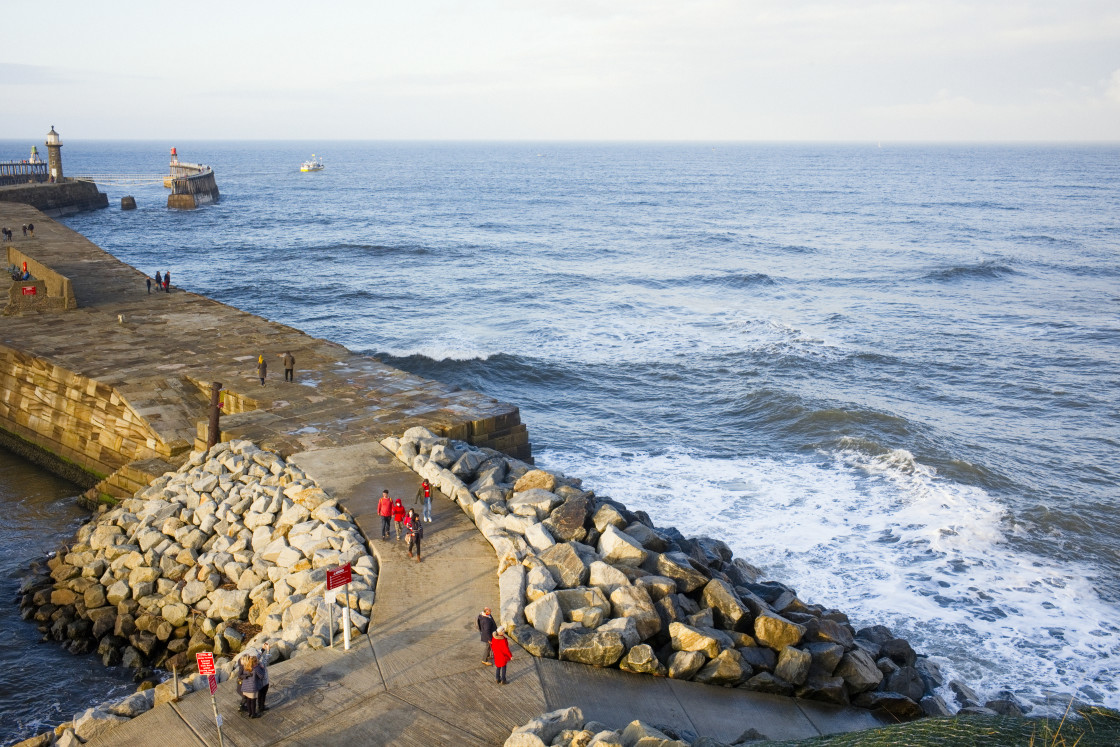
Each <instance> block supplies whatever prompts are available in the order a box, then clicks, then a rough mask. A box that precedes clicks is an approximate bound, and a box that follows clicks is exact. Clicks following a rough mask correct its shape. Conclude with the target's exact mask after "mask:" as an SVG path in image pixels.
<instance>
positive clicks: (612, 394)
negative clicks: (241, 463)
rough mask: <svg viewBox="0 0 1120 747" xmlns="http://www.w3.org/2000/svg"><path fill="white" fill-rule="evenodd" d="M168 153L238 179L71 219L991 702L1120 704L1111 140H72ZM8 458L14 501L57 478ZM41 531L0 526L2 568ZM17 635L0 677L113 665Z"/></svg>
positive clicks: (1117, 318) (113, 192) (92, 166)
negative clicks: (399, 386)
mask: <svg viewBox="0 0 1120 747" xmlns="http://www.w3.org/2000/svg"><path fill="white" fill-rule="evenodd" d="M29 145H30V141H28V143H22V142H14V141H5V142H0V154H5V155H6V154H8V153H13V154H18V153H22V152H24V151H26V150H28V148H29ZM171 146H175V147H177V148H178V152H179V156H180V158H182V159H183V160H186V161H192V162H201V163H205V164H207V165H211V166H213V168H214V170H215V172H216V175H217V182H218V185H219V188H220V189H221V200H220V201H219V202H218V203H217V204H215V205H209V206H205V207H202V208H200V209H198V210H195V211H189V212H174V211H168V210H167V209H166V207H165V204H166V190H165V189H164V188H163V187H162V186H159V185H154V186H142V187H120V186H104V187H102V189H103V190H104V191H105V192H107V193H108V195H109V198H110V208H109V209H107V210H102V211H97V212H91V213H82V214H78V215H74V216H72V217H68V218H65V219H63V222H64V223H66V224H67V225H69V226H70V227H71V228H73V229H74V230H76V231H78V232H80V233H82V234H83V235H85V236H87V237H88V238H90V239H91V240H92V241H94V242H95V243H97V244H98V245H99V246H101V247H103V248H104V249H106V250H107V251H109V252H110V253H112V254H113V255H115V256H116V257H118V258H120V259H121V260H123V261H124V262H127V263H129V264H131V265H133V266H135V267H137V268H139V269H140V270H142V271H144V272H146V273H148V274H149V275H155V273H156V272H157V271H160V272H165V271H167V270H170V271H171V272H172V279H173V280H172V282H173V284H174V285H175V286H176V287H178V288H183V289H186V290H189V291H192V292H196V293H200V294H204V295H206V296H209V297H211V298H214V299H217V300H218V301H221V302H223V303H227V304H230V305H232V306H235V307H237V308H239V309H243V310H245V311H248V312H252V313H254V314H258V315H260V316H263V317H267V318H268V319H272V320H275V321H278V322H282V323H285V324H288V325H291V326H293V327H296V328H298V329H301V330H303V331H305V332H307V333H309V334H311V335H314V336H317V337H322V338H325V339H328V340H331V341H334V342H337V343H340V344H342V345H345V346H346V347H348V348H350V349H351V350H354V351H358V352H361V353H365V354H368V355H371V356H376V357H378V358H380V359H382V360H383V361H385V362H387V363H389V364H391V365H393V366H396V367H398V368H401V369H405V370H407V371H411V372H414V373H417V374H420V375H423V376H426V377H430V378H433V379H437V380H440V381H443V382H446V383H449V384H455V385H459V386H462V387H464V388H470V389H474V390H478V391H481V392H485V393H487V394H489V395H492V396H494V397H496V398H498V399H501V400H503V401H506V402H510V403H513V404H515V405H517V406H518V407H519V408H520V411H521V417H522V420H523V422H524V423H526V425H527V426H528V429H529V433H530V437H531V440H532V442H533V453H534V457H535V459H536V462H537V464H539V465H540V466H542V467H545V468H549V469H558V470H561V471H563V472H564V473H565V474H566V475H568V476H571V477H579V478H581V479H582V480H583V482H584V485H585V486H586V487H589V488H592V489H594V490H595V492H596V493H598V494H600V495H609V496H611V497H613V498H616V499H619V500H621V501H623V502H624V503H626V504H627V505H628V506H630V507H631V508H633V509H642V510H644V511H647V512H648V513H649V515H650V516H651V517H652V518H653V519H654V521H655V522H656V523H658V524H660V525H666V526H669V525H671V526H675V527H677V528H678V529H680V530H681V531H682V532H684V533H685V534H686V535H709V536H712V537H717V538H719V539H722V540H724V541H726V542H727V543H728V544H729V545H730V546H731V547H732V549H733V550H734V551H735V553H736V555H737V556H739V557H742V558H744V559H746V560H747V561H749V562H750V563H752V564H754V565H756V566H758V567H759V568H760V569H762V570H763V572H764V574H765V576H766V577H767V578H772V579H776V580H779V581H782V582H784V583H786V584H788V585H790V586H791V587H793V588H794V589H796V590H797V592H798V593H799V596H800V597H801V598H802V599H804V600H806V601H808V602H815V603H820V604H823V605H826V606H829V607H834V608H838V609H840V610H843V611H845V612H846V613H848V615H849V616H850V617H851V619H852V622H853V624H854V625H856V627H863V626H868V625H887V626H889V627H890V628H891V629H892V630H893V631H895V633H896V634H897V635H899V636H903V637H906V638H908V639H909V640H910V641H911V642H912V643H913V645H914V647H915V648H916V649H918V650H919V651H921V652H924V653H926V654H928V655H929V656H930V657H931V659H933V660H934V661H936V662H938V663H939V664H940V665H941V666H942V669H943V671H944V672H945V673H946V674H947V675H948V676H949V677H951V678H959V679H961V680H962V681H964V682H966V683H969V684H970V685H971V686H972V687H973V688H974V689H976V690H977V691H978V692H979V693H980V695H981V696H982V697H984V698H991V697H995V696H997V695H998V694H999V693H1000V692H1002V691H1005V690H1010V691H1013V692H1014V693H1016V694H1018V695H1019V696H1020V697H1021V698H1023V699H1025V700H1028V701H1029V700H1030V699H1031V698H1034V699H1039V700H1041V699H1043V698H1045V697H1047V696H1048V695H1054V694H1056V693H1061V694H1066V695H1068V696H1076V697H1077V698H1078V699H1080V700H1081V701H1083V702H1087V703H1093V704H1103V705H1107V706H1111V707H1113V708H1116V707H1120V551H1118V540H1117V532H1116V526H1117V524H1118V522H1120V490H1118V488H1117V483H1118V480H1120V449H1118V446H1120V256H1118V247H1120V146H1117V145H1108V144H1104V145H1030V144H1022V145H1019V144H1017V145H961V144H956V145H924V144H894V143H882V144H876V143H868V144H840V145H837V144H808V143H807V144H758V143H630V144H628V143H550V142H539V143H538V142H525V143H519V142H513V143H486V142H479V143H466V142H465V143H457V142H456V143H439V142H435V143H433V142H315V143H312V142H215V141H207V142H190V141H174V142H172V141H168V142H124V141H115V142H95V141H81V140H74V139H73V138H69V137H68V138H67V140H66V147H65V150H64V153H63V159H64V169H65V172H66V173H67V174H68V175H73V174H81V173H119V174H123V173H134V174H152V175H158V174H162V173H166V171H167V162H168V153H169V148H170V147H171ZM313 153H314V154H315V155H317V156H321V157H322V158H323V160H324V163H325V169H324V170H323V171H319V172H312V173H301V172H300V171H299V165H300V162H301V161H303V160H305V159H307V158H309V157H310V156H311V155H312V154H313ZM13 157H19V156H18V155H14V156H13ZM126 194H131V195H133V196H134V197H135V198H136V201H137V203H138V205H139V207H138V209H137V210H135V211H129V212H123V211H121V210H120V209H119V201H120V197H122V196H123V195H126ZM141 292H143V289H142V288H140V287H138V288H137V293H141ZM257 352H259V351H256V350H247V351H246V354H255V353H257ZM8 474H9V473H0V481H3V480H7V481H8V484H2V482H0V488H2V489H3V491H5V492H4V495H5V496H6V500H7V501H8V502H9V503H11V504H13V505H16V506H18V507H19V508H17V509H16V512H13V511H12V510H9V514H10V515H11V514H12V513H18V512H19V511H23V510H25V509H24V506H27V505H28V502H29V501H33V500H34V498H32V497H29V496H28V493H30V492H33V491H31V489H30V488H26V487H24V483H23V482H21V481H20V480H13V479H12V478H10V477H8V476H7V475H8ZM36 479H44V478H36ZM56 504H57V501H56V503H52V504H51V505H56ZM27 510H29V511H31V509H27ZM32 515H34V516H35V518H36V521H37V522H41V523H42V524H43V525H44V526H45V527H47V529H48V531H49V532H52V533H54V534H56V535H57V534H64V533H66V532H68V531H71V529H72V525H73V522H74V514H73V511H71V510H69V509H68V510H66V511H61V510H59V511H52V512H50V513H49V514H45V515H39V514H36V513H34V511H32ZM22 520H23V519H22V518H21V521H22ZM38 539H39V538H36V542H38ZM37 549H38V545H37V544H35V543H31V542H29V541H28V540H27V539H26V538H25V536H24V535H23V534H21V530H20V529H19V527H18V526H15V527H13V526H11V525H9V523H7V522H6V523H5V524H4V525H3V526H0V555H2V556H3V557H5V558H12V560H10V561H8V560H6V561H5V562H6V563H7V564H8V565H7V566H6V567H5V574H6V576H5V579H8V578H11V577H12V576H13V574H16V565H17V563H16V557H15V556H20V557H19V558H18V560H19V561H20V562H22V561H23V560H30V559H31V558H30V557H29V556H30V555H33V554H34V551H36V550H37ZM22 556H28V557H22ZM5 582H7V581H5ZM10 596H11V595H7V594H6V595H5V596H4V599H3V600H2V601H3V603H4V604H8V602H9V601H10ZM5 614H8V612H5ZM20 625H22V626H24V627H25V628H26V626H27V625H28V624H27V623H17V622H11V623H7V622H5V626H4V627H5V630H9V628H10V627H12V626H16V627H18V626H20ZM10 635H11V633H10V632H9V633H7V634H6V637H5V647H6V649H9V650H5V651H0V654H2V656H3V657H4V659H3V660H7V661H8V662H9V664H8V665H7V666H0V671H3V670H5V669H11V668H12V666H11V662H13V661H15V660H16V659H18V660H19V661H20V662H22V663H24V664H25V665H28V666H39V665H40V664H39V662H40V661H41V660H43V659H44V657H47V658H49V661H50V662H52V663H51V664H50V665H49V666H54V667H59V668H60V669H59V671H58V672H57V674H58V675H59V680H60V681H61V680H62V677H64V676H68V675H70V674H72V673H74V672H76V671H82V672H84V671H86V669H87V668H88V667H87V664H86V663H84V662H85V660H83V659H81V658H79V657H69V655H66V657H69V658H66V657H63V661H64V662H67V663H55V662H57V661H58V659H57V657H56V654H55V653H53V652H51V648H52V646H51V645H50V644H43V645H42V646H36V647H23V648H21V649H20V650H19V651H17V652H13V651H11V650H10V648H11V647H12V646H14V645H18V644H14V643H11V642H10V641H9V639H8V637H7V636H10ZM33 637H34V634H33V633H30V634H28V635H26V636H24V638H25V639H29V638H33ZM44 652H46V653H44ZM3 676H7V675H3ZM8 692H10V686H8ZM17 707H23V706H22V705H21V704H20V703H16V702H15V701H14V700H13V696H12V695H10V694H9V695H6V696H5V697H4V698H3V699H2V700H0V712H8V711H10V710H12V709H13V708H17ZM48 720H49V719H48ZM9 722H10V721H9ZM5 723H8V722H5Z"/></svg>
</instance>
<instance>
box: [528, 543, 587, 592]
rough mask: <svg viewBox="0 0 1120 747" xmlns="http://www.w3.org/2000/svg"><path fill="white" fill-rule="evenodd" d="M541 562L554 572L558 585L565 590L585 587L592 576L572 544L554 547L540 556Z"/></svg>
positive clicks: (560, 544)
mask: <svg viewBox="0 0 1120 747" xmlns="http://www.w3.org/2000/svg"><path fill="white" fill-rule="evenodd" d="M540 559H541V561H542V562H543V563H544V564H545V565H546V566H548V570H549V571H551V572H552V576H553V578H555V579H556V584H557V586H559V587H560V588H563V589H572V588H575V587H578V586H583V585H584V584H586V583H587V580H588V577H589V576H590V569H589V568H588V565H587V563H585V562H584V561H583V558H581V557H580V556H579V553H577V552H576V550H575V548H573V547H572V544H571V543H570V542H563V543H558V544H555V545H553V546H552V547H550V548H548V549H547V550H545V551H544V552H543V553H541V555H540Z"/></svg>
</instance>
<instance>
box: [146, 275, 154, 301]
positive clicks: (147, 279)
mask: <svg viewBox="0 0 1120 747" xmlns="http://www.w3.org/2000/svg"><path fill="white" fill-rule="evenodd" d="M144 280H146V281H147V283H148V295H149V296H150V295H152V279H151V278H150V277H148V276H147V275H145V276H144Z"/></svg>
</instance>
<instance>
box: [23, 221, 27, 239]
mask: <svg viewBox="0 0 1120 747" xmlns="http://www.w3.org/2000/svg"><path fill="white" fill-rule="evenodd" d="M22 228H23V235H24V236H26V235H27V224H26V223H24V224H23V226H22Z"/></svg>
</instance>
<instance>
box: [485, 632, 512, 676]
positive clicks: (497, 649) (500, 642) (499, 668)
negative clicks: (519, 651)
mask: <svg viewBox="0 0 1120 747" xmlns="http://www.w3.org/2000/svg"><path fill="white" fill-rule="evenodd" d="M490 648H491V649H493V650H494V681H495V682H497V683H498V684H499V685H504V684H506V664H509V663H510V660H512V659H513V654H511V653H510V650H509V641H507V640H506V636H505V634H504V633H502V631H500V630H498V631H495V632H494V638H493V639H492V640H491V641H490Z"/></svg>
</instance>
